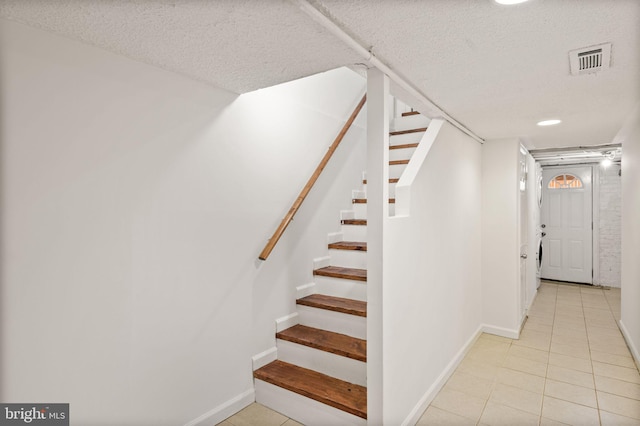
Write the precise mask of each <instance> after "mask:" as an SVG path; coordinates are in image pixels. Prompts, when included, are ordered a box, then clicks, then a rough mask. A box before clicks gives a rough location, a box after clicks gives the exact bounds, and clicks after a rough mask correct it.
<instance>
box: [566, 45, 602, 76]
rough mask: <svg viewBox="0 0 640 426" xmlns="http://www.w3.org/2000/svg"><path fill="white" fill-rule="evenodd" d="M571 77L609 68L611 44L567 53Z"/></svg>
mask: <svg viewBox="0 0 640 426" xmlns="http://www.w3.org/2000/svg"><path fill="white" fill-rule="evenodd" d="M569 63H570V64H571V75H581V74H592V73H596V72H598V71H602V70H603V69H607V68H609V64H610V63H611V43H604V44H599V45H597V46H591V47H585V48H583V49H578V50H572V51H571V52H569Z"/></svg>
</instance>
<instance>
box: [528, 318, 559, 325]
mask: <svg viewBox="0 0 640 426" xmlns="http://www.w3.org/2000/svg"><path fill="white" fill-rule="evenodd" d="M527 322H532V323H535V324H541V325H553V316H550V317H538V316H532V317H529V319H528V320H527Z"/></svg>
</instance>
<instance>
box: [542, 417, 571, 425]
mask: <svg viewBox="0 0 640 426" xmlns="http://www.w3.org/2000/svg"><path fill="white" fill-rule="evenodd" d="M566 424H568V423H562V422H558V421H555V420H551V419H547V418H546V417H540V426H563V425H566Z"/></svg>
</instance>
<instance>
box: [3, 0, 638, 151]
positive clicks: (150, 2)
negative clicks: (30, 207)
mask: <svg viewBox="0 0 640 426" xmlns="http://www.w3.org/2000/svg"><path fill="white" fill-rule="evenodd" d="M312 3H313V4H314V5H316V7H318V8H320V9H321V10H323V12H324V13H326V14H327V15H328V16H329V17H330V18H331V19H332V20H334V22H336V23H337V24H338V25H339V26H340V27H342V29H343V30H344V31H345V32H347V33H348V34H350V35H351V36H352V37H354V38H355V39H356V40H358V41H359V42H360V43H361V44H362V45H363V46H366V47H367V48H369V47H371V48H372V51H373V53H374V54H375V55H376V56H377V57H378V58H379V59H381V60H382V61H384V62H385V63H386V64H387V65H388V66H389V67H391V68H392V69H394V70H395V71H396V72H397V73H398V74H400V75H403V76H404V77H406V79H407V80H409V81H410V82H411V83H412V84H413V85H414V86H415V87H417V88H418V89H419V90H421V91H422V92H423V93H424V94H425V95H426V96H428V97H429V98H430V99H431V100H432V101H433V102H435V103H436V104H437V105H438V106H439V107H440V108H442V109H443V110H444V111H446V112H447V113H448V114H449V115H451V116H452V117H454V118H455V119H457V120H458V121H459V122H461V123H463V124H464V125H466V126H467V127H468V128H469V129H471V130H472V131H473V132H475V133H476V134H477V135H478V136H480V137H482V138H484V139H493V138H504V137H514V136H517V137H522V138H523V139H524V140H525V142H526V144H527V146H528V147H530V148H538V149H539V148H547V147H559V146H576V145H597V144H604V143H609V142H610V141H611V140H612V139H613V137H614V135H615V133H616V132H617V130H618V129H619V128H620V127H621V126H622V122H623V120H624V119H625V118H626V116H627V115H628V114H629V112H630V111H631V110H632V108H633V106H634V104H635V103H636V102H638V101H640V1H639V0H531V1H529V2H528V3H524V4H521V5H517V6H511V7H508V6H501V5H497V4H496V3H494V2H493V1H492V0H421V1H419V0H348V1H345V0H313V1H312ZM0 16H2V17H5V18H8V19H13V20H17V21H21V22H24V23H26V24H29V25H32V26H35V27H38V28H42V29H45V30H48V31H52V32H56V33H59V34H62V35H65V36H68V37H71V38H75V39H79V40H82V41H84V42H87V43H90V44H94V45H96V46H99V47H101V48H104V49H107V50H110V51H112V52H116V53H120V54H122V55H125V56H128V57H130V58H133V59H136V60H139V61H142V62H146V63H149V64H153V65H156V66H159V67H162V68H165V69H168V70H172V71H176V72H179V73H182V74H185V75H188V76H190V77H193V78H196V79H199V80H203V81H206V82H209V83H211V84H214V85H216V86H219V87H223V88H226V89H228V90H231V91H234V92H237V93H243V92H247V91H250V90H254V89H258V88H262V87H267V86H270V85H274V84H277V83H281V82H284V81H289V80H292V79H296V78H299V77H303V76H307V75H311V74H315V73H318V72H321V71H325V70H328V69H332V68H336V67H339V66H343V65H352V64H355V63H359V62H364V61H363V60H362V59H361V58H360V57H359V56H358V55H356V54H355V52H353V51H351V50H350V49H349V48H348V47H346V45H345V44H344V43H343V42H341V41H340V40H338V39H337V38H336V37H334V36H333V35H331V34H330V33H329V32H328V31H326V30H325V29H323V28H322V27H321V26H320V25H319V24H317V23H316V22H315V21H313V20H312V19H310V18H309V17H308V16H307V15H305V14H304V13H303V12H302V11H301V10H300V9H299V8H298V7H297V6H296V5H294V4H293V3H292V2H289V1H287V0H215V1H214V0H211V1H206V0H182V1H178V0H175V1H162V0H109V1H105V0H0ZM603 42H611V43H612V44H613V50H612V67H611V69H609V70H608V71H606V72H602V73H600V74H598V75H587V76H579V77H573V76H571V75H570V73H569V60H568V51H569V50H573V49H577V48H581V47H586V46H590V45H594V44H599V43H603ZM552 117H553V118H560V119H562V120H563V123H562V124H561V125H559V126H555V127H548V128H540V127H537V126H536V125H535V123H536V122H537V121H539V120H542V119H546V118H552Z"/></svg>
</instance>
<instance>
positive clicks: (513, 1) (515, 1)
mask: <svg viewBox="0 0 640 426" xmlns="http://www.w3.org/2000/svg"><path fill="white" fill-rule="evenodd" d="M525 1H527V0H495V2H496V3H499V4H518V3H524V2H525Z"/></svg>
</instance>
